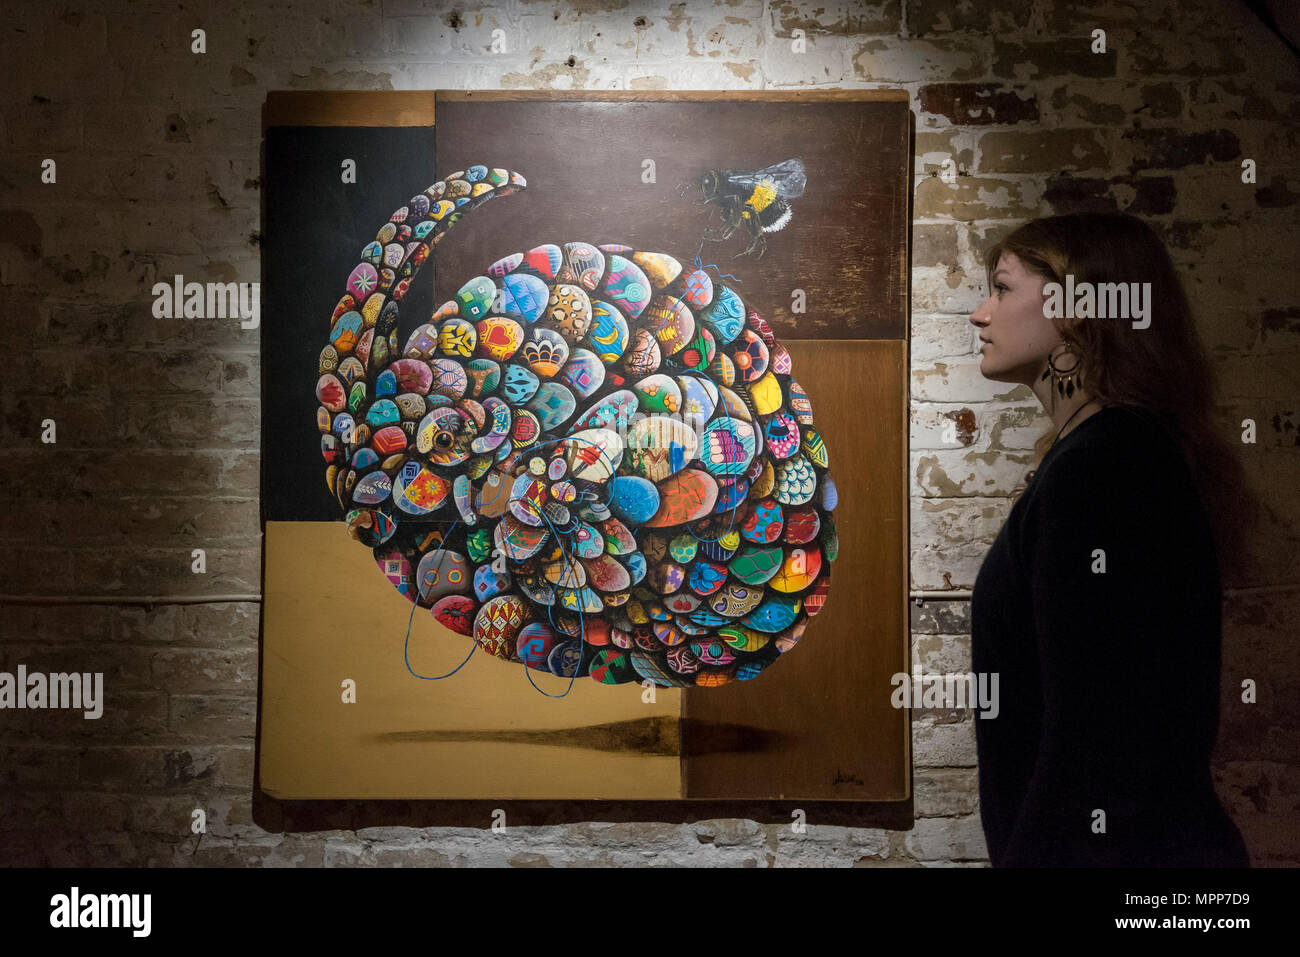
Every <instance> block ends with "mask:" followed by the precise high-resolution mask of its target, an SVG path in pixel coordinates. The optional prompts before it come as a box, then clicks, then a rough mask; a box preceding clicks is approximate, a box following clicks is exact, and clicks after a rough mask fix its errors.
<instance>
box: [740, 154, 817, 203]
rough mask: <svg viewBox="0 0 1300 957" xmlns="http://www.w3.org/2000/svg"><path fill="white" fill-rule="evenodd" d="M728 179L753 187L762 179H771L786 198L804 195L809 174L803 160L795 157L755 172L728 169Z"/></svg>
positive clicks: (796, 197)
mask: <svg viewBox="0 0 1300 957" xmlns="http://www.w3.org/2000/svg"><path fill="white" fill-rule="evenodd" d="M727 179H729V180H730V181H731V182H733V183H736V184H738V185H742V186H746V187H749V188H751V189H752V188H753V187H754V186H756V185H757V184H758V182H759V181H760V180H764V179H770V180H772V182H774V183H775V184H776V186H777V189H778V191H779V192H780V193H781V195H782V196H784V197H785V198H786V199H798V198H799V197H800V196H802V195H803V190H804V186H805V185H807V182H808V175H807V173H806V172H805V171H804V165H803V160H801V159H799V158H798V157H795V158H793V159H788V160H783V161H782V162H780V163H777V164H775V165H773V166H768V167H765V168H763V169H760V170H755V171H754V172H752V173H750V172H743V171H739V170H737V171H731V170H728V171H727Z"/></svg>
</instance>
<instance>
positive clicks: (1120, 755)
mask: <svg viewBox="0 0 1300 957" xmlns="http://www.w3.org/2000/svg"><path fill="white" fill-rule="evenodd" d="M1095 550H1101V551H1102V552H1104V557H1103V556H1102V555H1101V554H1097V555H1094V551H1095ZM1103 562H1104V572H1103V571H1102V569H1103ZM1094 569H1095V571H1094ZM1219 587H1220V586H1219V568H1218V561H1217V558H1216V553H1215V547H1214V539H1213V537H1212V533H1211V531H1210V526H1209V523H1208V520H1207V518H1206V513H1205V510H1204V508H1203V507H1202V505H1201V502H1200V498H1199V496H1198V494H1197V491H1196V488H1195V485H1194V483H1193V479H1192V475H1191V472H1190V470H1189V469H1188V467H1187V465H1186V464H1185V462H1184V460H1183V458H1182V456H1181V455H1180V454H1179V451H1178V448H1177V446H1176V444H1175V443H1174V440H1173V439H1172V437H1171V436H1170V434H1169V433H1168V432H1167V431H1166V430H1165V428H1163V427H1162V426H1161V425H1160V424H1158V422H1157V420H1156V419H1155V418H1154V417H1153V416H1151V415H1150V414H1149V413H1146V412H1141V411H1139V410H1135V409H1130V408H1125V407H1121V406H1108V407H1106V408H1103V409H1101V410H1100V411H1098V412H1096V413H1094V414H1093V415H1091V416H1089V417H1088V418H1086V419H1084V420H1083V421H1082V422H1080V423H1079V424H1078V425H1077V426H1076V427H1075V428H1074V430H1073V431H1071V432H1069V433H1067V434H1066V435H1065V436H1064V437H1063V438H1061V439H1059V440H1058V441H1057V442H1056V443H1055V444H1054V445H1053V446H1052V447H1051V448H1050V449H1049V450H1048V452H1047V454H1046V455H1045V456H1044V457H1043V461H1042V463H1041V465H1040V466H1039V468H1038V469H1037V471H1036V473H1035V475H1034V477H1033V479H1032V480H1031V481H1030V482H1029V484H1028V487H1027V488H1026V489H1025V491H1024V493H1023V495H1022V496H1021V497H1020V499H1019V501H1017V502H1016V503H1015V505H1014V506H1012V509H1011V512H1010V514H1009V515H1008V517H1007V521H1006V524H1005V525H1004V526H1003V527H1002V530H1001V532H1000V533H999V534H998V537H997V539H996V541H994V543H993V545H992V547H991V548H990V549H989V552H988V555H987V556H985V559H984V563H983V565H982V566H981V568H980V572H979V576H978V577H977V578H976V580H975V589H974V592H973V596H972V601H971V658H972V665H973V667H974V670H975V673H976V674H977V675H978V674H980V673H983V672H997V673H998V676H999V677H998V700H999V706H1000V712H999V713H998V715H997V716H996V717H994V718H985V717H983V716H981V714H980V712H978V711H977V712H976V717H975V719H974V720H975V732H976V734H975V739H976V746H977V749H978V755H979V790H980V814H981V817H982V820H983V825H984V835H985V838H986V840H987V842H988V848H989V858H990V860H991V861H992V863H993V866H995V867H1029V866H1057V865H1063V866H1079V865H1082V866H1089V865H1091V866H1133V867H1142V866H1148V867H1161V866H1178V867H1214V866H1228V867H1246V866H1249V859H1248V857H1247V855H1246V848H1245V845H1244V843H1243V842H1242V839H1241V834H1240V833H1239V832H1238V831H1237V828H1236V826H1235V825H1234V824H1233V823H1232V821H1231V820H1230V819H1229V818H1228V816H1227V814H1226V813H1224V810H1223V808H1222V806H1221V805H1220V804H1219V801H1218V798H1217V797H1216V796H1215V793H1214V788H1213V785H1212V783H1211V779H1210V769H1209V757H1210V751H1211V749H1212V748H1213V747H1214V739H1215V735H1216V733H1217V731H1218V724H1219V658H1220V643H1221V632H1220V627H1221V617H1220V616H1221V605H1220V590H1219ZM1096 809H1100V810H1102V811H1104V812H1105V818H1104V822H1102V823H1104V833H1096V831H1098V830H1099V828H1100V827H1101V826H1102V824H1101V823H1098V821H1099V820H1100V816H1099V815H1097V814H1096V813H1095V811H1096Z"/></svg>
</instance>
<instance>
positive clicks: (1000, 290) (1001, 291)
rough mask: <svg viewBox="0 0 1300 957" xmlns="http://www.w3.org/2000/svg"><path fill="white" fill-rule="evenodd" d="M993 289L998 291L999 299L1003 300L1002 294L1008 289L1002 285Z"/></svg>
mask: <svg viewBox="0 0 1300 957" xmlns="http://www.w3.org/2000/svg"><path fill="white" fill-rule="evenodd" d="M993 288H994V289H996V290H997V291H998V298H999V299H1001V298H1002V293H1003V292H1004V291H1005V290H1006V288H1007V287H1006V286H1004V285H1002V284H1001V283H998V284H997V285H996V286H994V287H993Z"/></svg>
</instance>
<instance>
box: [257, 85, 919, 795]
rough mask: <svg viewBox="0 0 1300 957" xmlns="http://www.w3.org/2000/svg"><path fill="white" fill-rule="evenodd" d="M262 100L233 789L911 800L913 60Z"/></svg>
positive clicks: (284, 792) (305, 792)
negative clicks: (758, 87) (249, 628)
mask: <svg viewBox="0 0 1300 957" xmlns="http://www.w3.org/2000/svg"><path fill="white" fill-rule="evenodd" d="M264 128H265V178H264V182H265V191H264V196H265V219H264V230H263V249H264V253H263V268H264V276H263V279H264V287H265V292H264V299H265V307H264V317H265V318H264V320H263V323H262V336H263V342H262V351H263V380H262V381H263V442H262V449H263V509H262V510H263V519H264V530H265V537H264V549H265V561H264V596H265V598H264V601H265V604H264V610H263V634H262V641H263V645H262V671H261V706H260V716H259V741H258V777H259V786H260V788H261V789H262V791H264V792H265V794H267V795H269V796H270V797H272V798H275V799H281V800H332V799H351V800H356V799H436V800H442V801H452V800H473V799H487V800H521V801H522V800H533V801H563V802H579V803H578V804H576V805H573V804H571V806H574V807H580V806H581V802H584V801H611V800H621V801H641V802H677V803H678V804H679V805H681V806H683V807H691V806H698V802H705V801H713V802H718V801H722V802H777V803H780V804H783V805H784V806H788V804H789V802H791V801H798V802H847V803H859V804H863V803H880V802H884V803H888V802H905V801H908V800H909V799H910V759H909V734H908V722H907V713H906V712H905V711H902V710H897V709H895V708H893V707H892V706H891V704H890V692H891V690H892V686H891V684H890V677H891V676H892V675H893V674H895V673H897V672H907V671H909V670H910V669H909V652H908V614H907V597H906V595H907V567H908V566H907V562H908V555H907V528H908V514H907V510H908V499H907V481H906V472H907V435H908V421H907V391H908V375H907V370H908V353H907V350H908V275H909V266H908V234H909V223H910V214H909V196H910V186H909V184H910V180H911V156H912V150H911V145H910V139H911V135H912V127H911V116H910V111H909V110H908V101H907V97H906V94H905V93H902V92H898V93H894V92H890V91H842V92H833V93H819V94H807V93H778V94H751V93H745V94H731V93H688V92H676V93H658V94H645V93H564V94H552V93H521V92H435V93H342V94H341V93H284V94H272V95H271V96H270V97H269V98H268V101H267V104H266V107H265V111H264ZM656 806H658V805H656ZM578 813H580V812H578Z"/></svg>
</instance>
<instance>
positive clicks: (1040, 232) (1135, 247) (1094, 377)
mask: <svg viewBox="0 0 1300 957" xmlns="http://www.w3.org/2000/svg"><path fill="white" fill-rule="evenodd" d="M1004 252H1006V253H1012V254H1014V255H1015V256H1016V257H1017V258H1018V259H1019V260H1020V261H1021V262H1022V263H1023V264H1024V267H1025V269H1026V270H1027V271H1029V272H1032V273H1035V274H1037V275H1039V276H1042V277H1043V278H1044V280H1047V281H1051V282H1057V283H1060V284H1061V285H1062V286H1064V285H1065V281H1066V280H1065V277H1066V274H1067V273H1068V274H1071V275H1073V277H1074V284H1075V286H1076V287H1077V286H1078V285H1079V284H1080V283H1084V282H1087V283H1094V284H1096V283H1125V284H1127V283H1130V282H1138V283H1148V282H1149V283H1150V284H1151V285H1150V297H1149V299H1148V306H1149V308H1150V314H1149V316H1148V318H1149V320H1150V326H1148V327H1147V328H1143V329H1134V328H1133V327H1132V323H1131V321H1130V320H1128V319H1122V318H1113V317H1112V318H1105V319H1095V320H1085V321H1082V322H1076V323H1074V324H1073V325H1071V323H1070V320H1069V319H1064V318H1062V319H1055V320H1053V322H1054V324H1055V326H1056V328H1057V331H1058V332H1059V333H1060V335H1061V338H1062V339H1063V340H1064V341H1065V342H1066V343H1068V344H1069V346H1070V348H1071V349H1072V350H1073V351H1074V352H1075V353H1076V354H1077V355H1078V356H1079V357H1080V358H1079V362H1080V367H1079V368H1080V373H1081V378H1082V383H1083V387H1084V389H1085V390H1086V391H1087V392H1088V394H1089V395H1091V396H1092V397H1094V398H1096V399H1097V401H1098V402H1100V403H1102V404H1103V405H1126V406H1136V407H1138V408H1140V409H1144V410H1146V411H1147V412H1149V413H1153V414H1154V415H1155V416H1156V417H1157V418H1158V419H1159V420H1160V421H1161V422H1162V423H1163V424H1164V425H1165V427H1166V428H1167V429H1168V430H1169V432H1170V434H1171V435H1172V436H1173V437H1174V438H1175V439H1176V441H1177V442H1178V445H1179V448H1180V449H1181V450H1182V453H1183V458H1184V460H1185V461H1186V462H1187V464H1188V467H1189V468H1190V470H1191V473H1192V476H1193V477H1194V479H1195V481H1196V484H1197V488H1198V491H1199V492H1200V496H1201V502H1202V503H1203V504H1204V506H1205V510H1206V513H1207V516H1208V518H1209V520H1210V524H1211V526H1212V529H1213V531H1214V538H1215V545H1216V549H1217V551H1218V559H1219V563H1220V570H1221V573H1222V574H1223V576H1224V577H1225V578H1226V577H1228V576H1229V575H1234V576H1235V575H1237V574H1239V573H1242V572H1244V571H1245V570H1246V565H1247V554H1246V544H1247V540H1248V537H1249V534H1250V531H1251V525H1252V523H1253V522H1254V521H1255V520H1256V519H1257V518H1258V514H1259V501H1258V498H1257V497H1256V496H1255V495H1254V493H1253V492H1252V491H1251V489H1250V487H1249V485H1248V484H1247V482H1246V476H1245V470H1244V469H1243V468H1242V464H1241V459H1240V456H1239V454H1238V449H1237V446H1236V445H1235V444H1234V443H1233V442H1230V441H1228V440H1227V438H1226V437H1225V434H1226V433H1227V432H1229V431H1231V430H1232V428H1233V427H1232V425H1231V423H1227V422H1224V421H1220V418H1219V416H1218V415H1217V413H1216V411H1215V406H1216V399H1217V395H1218V387H1217V380H1216V376H1215V373H1214V369H1213V368H1212V367H1211V365H1210V362H1209V359H1208V357H1207V355H1206V352H1205V348H1204V346H1203V345H1202V343H1201V339H1200V336H1199V335H1198V334H1197V331H1196V326H1195V324H1194V323H1193V321H1192V313H1191V307H1190V306H1189V305H1188V301H1187V295H1186V293H1185V292H1184V291H1183V287H1182V284H1181V283H1180V282H1179V280H1178V274H1177V272H1176V271H1175V269H1174V264H1173V261H1172V260H1171V259H1170V257H1169V251H1168V250H1167V249H1166V248H1165V245H1164V243H1163V242H1161V240H1160V238H1159V237H1158V236H1157V235H1156V234H1155V232H1154V231H1153V230H1152V229H1151V227H1150V226H1148V225H1147V224H1146V223H1145V222H1143V221H1142V220H1140V219H1138V218H1137V217H1135V216H1129V215H1126V214H1124V213H1069V214H1064V215H1060V216H1048V217H1044V218H1042V219H1035V220H1031V221H1030V222H1028V223H1025V224H1024V225H1023V226H1020V227H1019V228H1017V229H1016V230H1014V231H1013V232H1012V233H1011V234H1010V235H1008V236H1007V237H1006V238H1005V239H1003V240H1001V241H1000V242H998V243H995V244H994V245H993V246H992V247H991V248H990V249H989V250H988V251H987V253H986V254H985V258H984V263H985V270H986V273H987V275H988V278H989V287H990V288H992V282H993V280H992V275H993V272H994V271H995V270H996V269H997V264H998V259H999V258H1000V257H1001V255H1002V254H1003V253H1004ZM1094 288H1095V287H1094ZM1070 361H1072V360H1071V359H1069V358H1068V357H1067V359H1066V361H1065V363H1064V364H1065V365H1066V366H1067V367H1068V365H1069V362H1070ZM1055 432H1056V430H1055V429H1051V430H1049V431H1048V432H1047V433H1046V434H1044V436H1043V437H1042V439H1041V440H1040V441H1039V443H1038V445H1037V446H1036V451H1037V452H1038V453H1039V455H1040V457H1041V454H1042V453H1043V452H1044V451H1046V448H1047V446H1049V445H1051V442H1052V439H1053V438H1054V436H1055Z"/></svg>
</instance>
